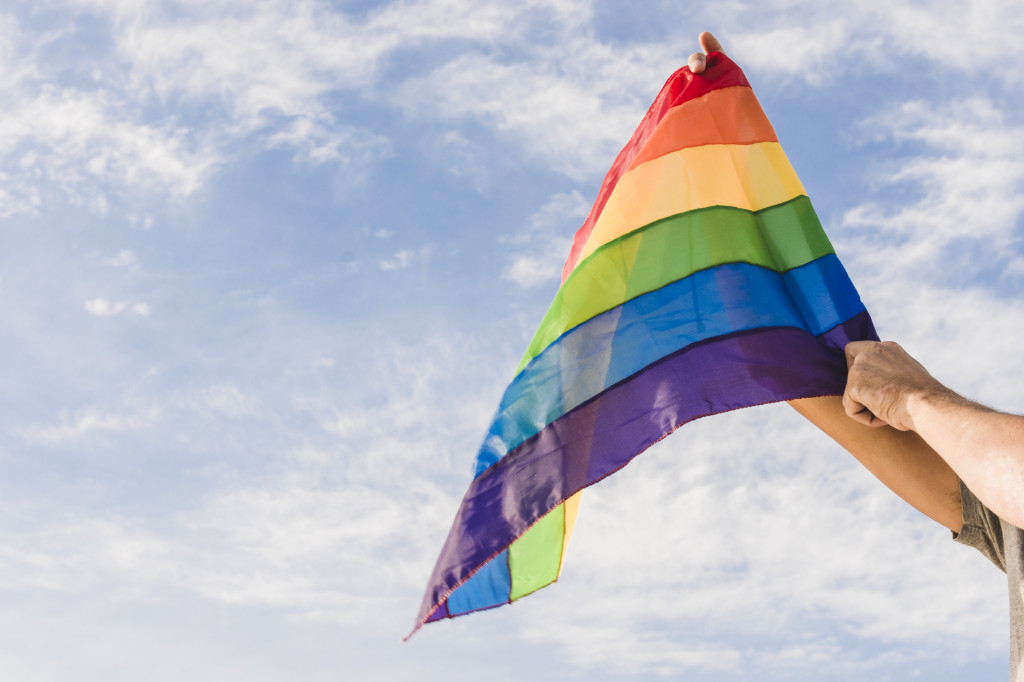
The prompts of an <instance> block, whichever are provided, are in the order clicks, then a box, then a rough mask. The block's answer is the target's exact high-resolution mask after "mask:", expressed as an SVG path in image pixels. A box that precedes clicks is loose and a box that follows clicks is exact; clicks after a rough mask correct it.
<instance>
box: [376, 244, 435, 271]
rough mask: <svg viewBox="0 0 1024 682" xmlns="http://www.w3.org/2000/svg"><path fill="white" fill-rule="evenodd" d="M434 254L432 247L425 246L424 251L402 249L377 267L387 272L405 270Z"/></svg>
mask: <svg viewBox="0 0 1024 682" xmlns="http://www.w3.org/2000/svg"><path fill="white" fill-rule="evenodd" d="M432 252H433V248H431V247H430V246H425V247H423V248H422V249H417V250H414V249H402V250H401V251H398V252H396V253H395V254H394V255H393V256H391V257H390V258H385V259H382V260H381V261H379V262H378V264H377V265H378V266H379V267H380V269H381V270H383V271H385V272H388V271H391V270H404V269H405V268H407V267H409V266H410V265H411V264H412V263H414V262H415V261H417V260H422V259H425V258H429V257H430V254H431V253H432Z"/></svg>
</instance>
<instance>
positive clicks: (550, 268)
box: [502, 192, 589, 288]
mask: <svg viewBox="0 0 1024 682" xmlns="http://www.w3.org/2000/svg"><path fill="white" fill-rule="evenodd" d="M588 208H589V207H588V206H587V203H586V201H585V200H584V199H583V196H582V195H581V194H580V193H579V192H569V193H559V194H555V195H553V196H552V197H551V198H550V199H548V202H547V203H546V204H544V205H543V206H542V207H541V208H540V209H539V210H538V211H537V212H536V213H534V214H533V215H532V216H531V217H530V219H529V221H528V224H527V227H526V229H524V230H523V231H522V232H521V233H519V234H517V235H515V236H513V237H510V238H507V239H506V240H504V241H506V242H507V243H508V244H510V245H511V246H512V247H513V259H512V262H511V263H510V264H509V265H508V266H507V267H506V268H505V271H504V272H503V273H502V278H503V279H506V280H511V281H512V282H515V283H516V284H518V285H519V286H521V287H525V288H528V287H535V286H538V285H542V284H550V283H552V282H555V283H557V282H558V280H559V278H560V277H561V274H562V265H563V263H564V262H565V257H566V255H567V254H568V253H569V247H570V246H571V245H572V238H571V237H570V236H569V235H572V234H573V232H574V231H575V230H576V229H578V227H579V225H580V224H582V222H583V220H584V219H585V218H586V216H587V210H588ZM520 250H521V251H520ZM522 251H525V253H523V252H522Z"/></svg>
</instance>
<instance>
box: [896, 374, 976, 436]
mask: <svg viewBox="0 0 1024 682" xmlns="http://www.w3.org/2000/svg"><path fill="white" fill-rule="evenodd" d="M974 405H975V403H972V402H971V401H969V400H967V399H966V398H964V397H963V396H961V395H960V394H958V393H955V392H954V391H951V390H949V389H948V388H946V387H945V386H943V385H942V384H940V383H938V382H936V383H935V385H934V386H922V387H915V388H914V389H913V390H910V391H908V392H907V393H906V394H905V396H904V400H903V408H904V409H903V413H904V423H903V426H905V427H906V428H907V429H908V430H910V431H918V432H919V427H921V426H922V423H923V422H926V421H927V420H928V419H929V418H931V417H939V418H941V413H942V412H943V411H945V410H948V409H949V408H951V407H957V406H974ZM979 407H980V406H979Z"/></svg>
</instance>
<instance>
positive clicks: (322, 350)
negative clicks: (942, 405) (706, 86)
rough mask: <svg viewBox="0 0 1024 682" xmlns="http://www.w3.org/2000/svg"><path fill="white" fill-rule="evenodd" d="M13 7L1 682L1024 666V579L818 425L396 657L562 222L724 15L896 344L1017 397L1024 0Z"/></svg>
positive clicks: (695, 427) (732, 426)
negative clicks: (1010, 658)
mask: <svg viewBox="0 0 1024 682" xmlns="http://www.w3.org/2000/svg"><path fill="white" fill-rule="evenodd" d="M5 7H6V9H4V10H2V11H0V100H2V102H3V109H4V112H5V115H4V117H3V118H2V119H0V306H2V309H3V310H4V312H5V314H4V315H3V317H2V318H0V319H2V322H0V325H2V328H0V357H3V358H5V362H4V363H3V366H4V370H3V376H4V379H5V380H4V381H2V382H0V395H2V396H3V404H4V407H5V409H4V410H3V412H2V414H0V467H2V476H0V537H2V538H3V540H2V541H0V604H2V606H3V608H0V633H2V634H0V660H3V662H4V663H3V668H4V670H5V674H6V675H7V676H9V677H10V678H11V679H19V680H32V681H36V680H103V681H104V682H109V681H110V680H138V679H146V680H179V679H193V680H198V681H202V680H224V679H247V680H253V681H260V680H281V679H304V680H309V681H311V682H312V681H315V680H337V679H339V678H344V679H382V680H423V679H453V680H469V679H480V678H482V677H483V676H486V677H487V678H488V679H498V680H521V679H537V680H549V679H550V680H554V679H576V678H578V679H588V680H618V679H686V680H699V681H705V680H707V681H712V680H714V681H718V680H748V679H758V680H801V679H823V678H825V679H830V680H863V679H877V680H886V679H891V680H906V679H914V678H918V679H928V680H962V679H994V680H995V679H1002V678H1003V677H1005V675H1006V666H1007V664H1006V660H1007V644H1006V638H1007V616H1006V595H1005V581H1004V578H1003V576H1002V574H1000V573H999V572H998V571H997V570H996V569H994V568H993V567H992V566H990V565H988V564H987V562H986V560H985V559H983V558H982V557H981V556H980V555H977V554H976V553H974V552H972V551H971V550H968V549H965V548H962V547H959V546H957V545H955V544H954V543H952V542H951V541H950V539H949V533H948V531H945V530H944V529H942V528H940V527H938V526H937V525H936V524H934V523H933V522H931V521H929V520H927V519H925V518H923V517H922V516H921V515H919V514H918V513H917V512H915V511H913V510H912V509H910V508H908V507H906V506H905V505H903V504H902V503H901V502H900V501H899V500H898V499H896V498H895V497H894V496H893V495H892V494H891V493H889V492H888V491H887V490H886V489H884V488H883V487H882V486H881V485H880V484H878V483H877V482H875V481H874V480H873V479H872V478H871V477H870V475H869V474H867V473H866V472H864V471H863V470H861V469H860V468H859V465H857V464H856V463H855V462H853V461H852V459H851V458H849V456H848V455H846V454H845V453H844V452H842V451H841V450H839V449H838V448H837V447H836V446H834V445H833V444H832V443H831V442H830V441H828V440H827V439H826V438H825V437H824V436H823V435H821V434H819V433H818V432H816V431H815V430H814V428H813V427H811V426H810V425H809V424H806V423H803V422H802V421H801V419H800V418H799V417H798V416H797V415H796V414H795V413H793V412H792V410H789V409H788V408H787V407H786V406H771V407H765V408H758V409H753V410H744V411H742V412H741V413H738V414H730V415H723V416H719V417H715V418H711V419H707V420H704V421H703V422H701V423H695V424H691V425H688V426H687V427H686V428H685V429H682V430H681V431H679V432H678V433H676V434H675V435H674V436H673V437H672V438H670V439H667V440H665V441H663V442H662V443H661V444H659V445H658V446H656V447H655V448H652V449H651V450H650V451H648V452H647V453H645V454H644V455H643V456H642V457H640V458H638V459H637V460H636V461H635V462H634V463H632V464H631V465H630V466H629V467H627V468H626V469H625V470H623V471H622V472H620V473H618V474H616V476H614V477H612V478H610V479H608V480H607V481H605V482H603V483H601V484H599V485H597V486H594V487H593V488H592V489H591V490H590V491H589V493H588V494H587V495H585V497H584V501H583V507H582V510H581V517H580V522H579V525H578V526H577V533H576V536H575V538H574V540H573V545H572V548H571V554H570V556H569V558H568V561H567V564H566V568H565V571H564V573H563V576H562V579H561V580H560V582H559V584H558V585H556V586H555V587H552V588H550V589H547V590H544V591H542V592H540V593H538V594H536V595H534V596H531V597H530V598H528V599H524V600H522V601H521V602H518V603H517V604H516V605H514V606H512V607H508V608H504V609H498V610H495V611H492V612H488V613H483V614H477V615H474V616H469V617H466V618H460V619H456V620H453V621H447V622H443V623H439V624H435V625H431V626H429V627H427V628H425V629H424V630H423V631H421V632H420V633H419V634H417V635H416V637H414V638H413V639H412V640H411V641H410V642H409V643H407V644H402V643H401V637H402V636H404V635H405V634H406V633H407V632H408V630H409V629H410V628H411V626H412V623H413V617H414V615H415V613H416V610H417V607H418V605H419V601H420V598H421V596H422V590H423V588H424V586H425V580H426V578H427V575H428V573H429V571H430V568H431V566H432V565H433V562H434V559H435V558H436V552H437V551H438V549H439V548H440V545H441V542H442V541H443V539H444V537H445V534H446V533H447V530H448V526H449V524H450V521H451V518H452V516H453V514H454V512H455V509H456V507H457V505H458V502H459V499H460V498H461V495H462V493H463V491H464V489H465V487H466V485H467V484H468V482H469V480H470V476H471V466H472V460H473V456H474V454H475V452H476V449H477V447H478V445H479V441H480V439H481V437H482V435H483V433H484V432H485V430H486V427H487V423H488V421H489V418H490V416H491V414H492V411H493V409H494V407H495V406H496V405H497V402H498V399H499V398H500V394H501V391H502V390H503V388H504V386H505V384H506V383H507V381H508V380H509V379H510V377H511V374H512V372H513V370H514V368H515V365H516V363H517V361H518V359H519V356H520V354H521V353H522V351H523V349H524V348H525V347H526V343H527V341H528V339H529V337H530V335H531V334H532V332H533V329H534V328H535V326H536V324H537V323H538V322H539V320H540V318H541V316H542V314H543V311H544V309H545V308H546V306H547V304H548V303H549V302H550V300H551V297H552V296H553V294H554V292H555V290H556V288H557V285H558V273H559V271H560V268H561V263H562V260H563V259H564V257H565V254H566V251H567V248H568V244H569V240H570V239H571V236H572V234H573V232H574V231H575V230H576V228H577V227H578V226H579V224H580V223H581V222H582V220H583V217H584V216H585V214H586V211H587V209H588V207H589V203H590V202H591V201H592V200H593V197H594V195H595V193H596V191H597V188H598V186H599V183H600V181H601V178H602V176H603V174H604V171H605V170H606V169H607V167H608V165H609V164H610V162H611V160H612V159H613V158H614V155H615V154H616V152H617V151H618V149H619V148H620V147H621V145H622V144H623V143H624V142H625V140H626V139H627V138H628V136H629V134H630V132H631V131H632V129H633V127H634V126H635V125H636V124H637V122H638V121H639V120H640V117H641V116H642V115H643V113H644V111H645V110H646V107H647V105H648V104H649V102H650V100H651V99H652V98H653V96H654V95H655V94H656V93H657V91H658V89H659V88H660V86H661V85H662V83H663V82H664V80H665V78H666V77H667V76H668V75H669V74H670V73H671V72H672V71H673V70H675V69H676V68H678V66H680V65H682V64H683V63H684V62H685V59H686V57H687V55H688V54H689V53H690V52H692V51H694V50H695V49H696V36H697V34H698V33H699V32H700V31H701V30H704V29H710V30H712V31H714V32H715V33H716V34H717V35H718V36H719V37H720V38H721V40H722V42H723V44H724V45H725V47H726V51H727V52H728V53H729V54H730V56H732V57H733V58H734V59H735V60H736V61H737V62H738V63H739V64H740V65H741V66H742V67H743V68H744V69H745V71H746V72H747V75H748V78H749V79H750V81H751V83H752V85H753V87H754V90H755V92H756V93H757V94H758V96H759V98H760V100H761V103H762V105H763V106H764V108H765V110H766V111H767V113H768V115H769V117H770V118H771V120H772V122H773V123H774V125H775V127H776V130H777V132H778V133H779V137H780V141H781V142H782V144H783V147H784V148H785V149H786V151H787V153H788V154H789V156H790V159H791V161H792V163H793V165H794V167H795V168H796V170H797V172H798V173H799V174H800V176H801V178H802V180H803V182H804V184H805V186H806V187H807V188H808V192H809V194H810V196H811V199H812V200H813V201H814V203H815V206H816V208H817V210H818V212H819V215H820V216H821V218H822V221H823V223H824V224H825V226H826V230H827V231H828V233H829V234H830V236H831V237H832V239H833V242H834V243H835V245H836V248H837V250H838V252H839V255H840V257H841V258H842V259H843V261H844V263H845V264H846V266H847V269H848V270H849V271H850V273H851V276H852V278H853V280H854V282H855V283H856V284H857V286H858V288H859V289H860V291H861V295H862V297H863V298H864V300H865V302H866V303H867V305H868V307H869V309H870V310H871V312H872V314H873V316H874V318H875V320H876V323H877V325H878V327H879V331H880V333H881V334H882V336H883V337H886V338H893V339H897V340H899V341H900V342H901V343H903V345H905V346H906V347H907V348H908V349H909V350H910V351H911V352H912V353H914V354H915V355H916V356H917V357H918V358H919V359H921V360H922V361H923V362H924V363H925V365H926V366H928V367H929V368H930V369H931V370H932V371H933V373H934V374H936V375H937V376H938V377H939V378H941V379H943V380H945V381H947V382H949V383H950V384H952V385H953V386H955V387H957V388H959V389H960V390H962V391H963V392H965V393H967V394H968V395H970V396H972V397H975V398H977V399H979V400H982V401H984V402H987V403H990V404H993V405H996V406H999V407H1002V408H1004V409H1007V410H1010V411H1017V412H1022V411H1024V397H1022V396H1021V392H1020V390H1019V375H1018V374H1017V372H1016V371H1015V370H1014V369H1013V365H1014V364H1015V361H1016V359H1017V357H1018V354H1019V353H1018V342H1017V339H1018V338H1019V335H1020V333H1021V332H1022V331H1024V300H1022V298H1021V297H1020V296H1019V295H1018V292H1019V291H1020V286H1021V284H1022V279H1024V246H1022V243H1021V239H1020V235H1021V213H1022V211H1024V154H1022V152H1024V149H1022V147H1024V143H1022V140H1024V134H1022V133H1024V130H1022V127H1024V116H1022V115H1021V113H1020V111H1021V109H1022V107H1021V104H1022V102H1021V95H1020V92H1021V85H1022V80H1024V77H1022V75H1021V74H1022V73H1024V69H1022V67H1024V45H1022V43H1021V41H1020V39H1019V36H1020V35H1021V33H1022V31H1024V9H1022V8H1021V6H1020V5H1019V3H1014V2H1010V1H1008V0H1007V1H1003V2H998V1H994V0H989V1H986V0H979V1H977V2H973V3H970V4H965V3H962V2H960V3H954V2H950V1H946V0H937V1H936V2H932V3H928V5H927V8H925V7H924V6H923V5H922V4H921V3H917V2H911V1H909V0H892V1H890V2H886V3H874V2H859V1H851V0H846V1H845V2H842V3H839V2H831V1H828V2H822V1H817V2H812V1H811V0H803V1H800V0H764V1H763V2H758V3H754V2H719V3H715V4H714V5H707V6H703V5H692V4H690V3H678V2H667V1H666V2H659V1H657V0H651V1H649V2H631V3H611V2H598V1H596V0H531V1H529V2H522V3H508V2H504V1H499V0H473V1H470V0H418V1H417V0H404V1H403V0H398V1H395V2H354V1H353V2H345V1H338V2H333V3H331V2H311V1H305V0H292V1H287V0H267V1H266V2H260V3H252V2H247V1H246V2H243V1H242V0H223V1H219V2H218V1H211V0H205V1H203V2H199V1H198V0H180V1H176V2H175V1H171V0H160V1H156V0H154V1H148V0H78V1H73V0H68V1H66V2H57V1H50V0H41V1H39V0H37V1H35V2H20V1H19V2H13V3H8V4H7V5H6V6H5ZM1008 367H1009V368H1010V369H1008Z"/></svg>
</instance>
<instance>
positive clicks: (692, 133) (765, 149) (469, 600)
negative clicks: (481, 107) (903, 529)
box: [413, 53, 877, 632]
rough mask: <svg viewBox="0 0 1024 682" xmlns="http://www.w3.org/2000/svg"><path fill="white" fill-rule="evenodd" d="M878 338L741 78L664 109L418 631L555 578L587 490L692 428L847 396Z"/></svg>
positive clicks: (560, 297)
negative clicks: (864, 352)
mask: <svg viewBox="0 0 1024 682" xmlns="http://www.w3.org/2000/svg"><path fill="white" fill-rule="evenodd" d="M863 339H877V336H876V334H875V331H874V327H873V325H872V322H871V319H870V317H869V315H868V313H867V311H866V310H865V308H864V305H863V304H862V303H861V300H860V297H859V296H858V294H857V291H856V289H855V288H854V286H853V284H852V283H851V282H850V279H849V277H848V276H847V274H846V271H845V270H844V268H843V266H842V264H840V262H839V260H838V259H837V258H836V255H835V252H834V250H833V248H832V245H831V243H830V242H829V240H828V237H827V236H826V235H825V233H824V231H823V230H822V227H821V223H820V222H819V220H818V218H817V216H816V214H815V212H814V209H813V208H812V207H811V202H810V200H809V199H808V197H807V195H806V193H805V191H804V188H803V185H802V184H801V183H800V180H799V178H797V176H796V173H795V172H794V171H793V168H792V167H791V166H790V164H789V161H788V159H787V158H786V156H785V154H784V153H783V151H782V148H781V147H780V146H779V143H778V140H777V138H776V136H775V131H774V130H773V128H772V126H771V124H770V123H769V122H768V119H767V118H766V116H765V115H764V112H763V111H762V109H761V106H760V104H759V103H758V101H757V99H756V97H755V96H754V93H753V91H752V90H751V88H750V85H749V84H748V82H747V80H746V77H745V76H744V75H743V72H742V71H741V70H740V69H739V67H738V66H736V64H735V63H733V62H732V61H731V60H730V59H729V58H727V57H726V56H725V55H724V54H721V53H712V54H711V55H709V56H708V62H707V68H706V70H705V71H704V73H702V74H693V73H691V72H690V70H689V69H688V68H686V67H684V68H682V69H680V70H679V71H677V72H676V73H674V74H673V75H672V76H671V77H670V78H669V80H668V82H667V83H666V84H665V86H664V87H663V88H662V90H661V92H660V93H659V94H658V96H657V98H656V99H655V101H654V103H653V104H652V105H651V108H650V110H649V111H648V112H647V114H646V116H645V117H644V118H643V120H642V121H641V123H640V126H639V127H638V128H637V130H636V132H634V133H633V136H632V137H631V138H630V140H629V142H628V144H627V145H626V146H625V148H624V149H623V150H622V151H621V152H620V153H619V155H618V157H617V158H616V159H615V162H614V163H613V165H612V167H611V169H610V170H609V171H608V174H607V175H606V177H605V179H604V183H603V184H602V186H601V189H600V191H599V192H598V196H597V200H596V201H595V203H594V206H593V208H592V209H591V211H590V214H589V215H588V217H587V219H586V222H585V223H584V224H583V226H582V227H581V228H580V229H579V231H578V232H577V233H576V236H575V239H574V241H573V245H572V249H571V251H570V254H569V258H568V260H567V261H566V264H565V269H564V271H563V277H562V285H561V287H560V288H559V290H558V292H557V294H556V295H555V298H554V301H553V302H552V304H551V307H550V308H549V309H548V311H547V313H546V315H545V316H544V318H543V320H542V321H541V324H540V327H539V329H538V330H537V332H536V334H535V335H534V337H533V340H532V341H531V342H530V344H529V347H528V348H527V351H526V354H525V355H524V356H523V359H522V361H521V362H520V364H519V367H518V368H517V370H516V374H515V377H514V378H513V379H512V382H511V384H510V385H509V386H508V388H507V389H506V391H505V394H504V396H503V397H502V400H501V403H500V405H499V407H498V410H497V414H496V415H495V417H494V421H493V423H492V424H491V427H490V429H489V431H488V433H487V435H486V437H485V439H484V443H483V446H482V447H481V449H480V452H479V453H478V456H477V462H476V471H475V478H474V480H473V482H472V483H471V484H470V486H469V490H468V491H467V493H466V495H465V498H464V499H463V501H462V505H461V507H460V508H459V510H458V512H457V514H456V517H455V521H454V523H453V525H452V528H451V531H450V532H449V535H448V538H447V540H446V541H445V543H444V546H443V548H442V550H441V554H440V557H439V558H438V560H437V565H436V566H435V568H434V571H433V573H432V574H431V577H430V582H429V585H428V587H427V592H426V595H425V596H424V599H423V604H422V607H421V609H420V612H419V615H418V617H417V620H416V626H415V628H414V630H413V632H415V631H416V629H418V628H419V627H420V626H421V625H423V624H424V623H427V622H432V621H436V620H440V619H442V618H449V617H453V616H458V615H462V614H466V613H470V612H472V611H478V610H481V609H488V608H492V607H495V606H500V605H502V604H506V603H510V602H512V601H515V600H516V599H519V598H520V597H523V596H525V595H527V594H530V593H531V592H534V591H535V590H537V589H539V588H541V587H544V586H545V585H548V584H550V583H552V582H554V581H555V580H556V579H557V578H558V575H559V573H560V572H561V569H562V565H563V562H564V558H565V550H566V546H567V544H568V541H569V537H570V535H571V533H572V529H573V525H574V524H575V521H576V515H577V511H578V509H579V494H580V491H581V490H583V488H585V487H586V486H588V485H591V484H593V483H595V482H597V481H599V480H601V479H602V478H604V477H605V476H608V475H609V474H611V473H614V472H615V471H616V470H618V469H620V468H621V467H623V466H625V465H626V464H627V463H628V462H629V461H630V460H631V459H632V458H633V457H635V456H636V455H638V454H639V453H641V452H643V451H644V450H645V449H647V448H648V447H650V446H651V445H653V444H654V443H656V442H658V441H659V440H661V439H662V438H664V437H665V436H667V435H668V434H670V433H672V432H673V431H675V430H676V429H677V428H679V427H680V426H682V425H683V424H685V423H687V422H689V421H692V420H693V419H696V418H698V417H703V416H707V415H711V414H717V413H721V412H727V411H730V410H735V409H739V408H743V407H749V406H753V405H760V404H765V403H770V402H776V401H781V400H790V399H795V398H806V397H814V396H824V395H841V394H842V393H843V388H844V386H845V384H846V361H845V356H844V352H843V349H844V346H845V345H846V344H847V343H848V342H849V341H854V340H863Z"/></svg>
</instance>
